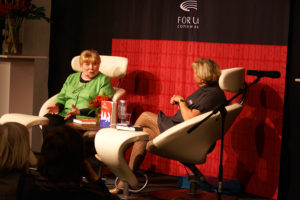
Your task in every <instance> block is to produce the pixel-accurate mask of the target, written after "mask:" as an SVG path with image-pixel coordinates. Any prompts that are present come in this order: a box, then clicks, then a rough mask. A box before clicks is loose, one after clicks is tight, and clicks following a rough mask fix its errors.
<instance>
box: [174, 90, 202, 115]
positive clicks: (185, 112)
mask: <svg viewBox="0 0 300 200" xmlns="http://www.w3.org/2000/svg"><path fill="white" fill-rule="evenodd" d="M180 100H183V101H180ZM170 103H171V104H172V105H173V104H178V105H179V109H180V111H181V116H182V119H183V120H184V121H186V120H188V119H191V118H193V117H195V116H197V115H200V114H201V113H200V111H199V110H197V109H190V108H189V107H188V106H187V105H186V102H185V101H184V98H183V97H182V96H180V95H173V96H172V98H171V100H170Z"/></svg>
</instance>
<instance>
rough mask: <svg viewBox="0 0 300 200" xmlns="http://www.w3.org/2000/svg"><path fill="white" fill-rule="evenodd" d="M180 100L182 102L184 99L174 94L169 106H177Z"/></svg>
mask: <svg viewBox="0 0 300 200" xmlns="http://www.w3.org/2000/svg"><path fill="white" fill-rule="evenodd" d="M180 99H183V100H184V98H183V97H182V96H180V95H175V94H174V95H173V96H172V97H171V100H170V104H172V105H174V104H178V103H179V101H180Z"/></svg>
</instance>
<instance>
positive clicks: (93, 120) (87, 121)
mask: <svg viewBox="0 0 300 200" xmlns="http://www.w3.org/2000/svg"><path fill="white" fill-rule="evenodd" d="M73 122H74V123H77V124H96V119H73Z"/></svg>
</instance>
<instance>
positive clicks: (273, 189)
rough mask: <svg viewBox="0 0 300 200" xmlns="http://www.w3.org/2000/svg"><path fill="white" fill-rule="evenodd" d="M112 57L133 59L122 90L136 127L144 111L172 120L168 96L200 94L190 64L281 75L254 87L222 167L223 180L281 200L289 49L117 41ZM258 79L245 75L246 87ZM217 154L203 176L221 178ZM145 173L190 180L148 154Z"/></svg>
mask: <svg viewBox="0 0 300 200" xmlns="http://www.w3.org/2000/svg"><path fill="white" fill-rule="evenodd" d="M112 55H115V56H124V57H127V58H128V59H129V65H128V72H127V75H126V77H125V78H123V80H122V82H121V85H120V87H121V88H124V89H126V91H127V95H126V97H125V99H126V100H127V101H128V110H129V111H130V112H132V120H133V122H134V121H135V120H136V119H137V117H138V116H139V115H140V114H141V113H142V112H143V111H152V112H155V113H157V111H158V110H162V111H163V112H165V113H166V114H167V115H173V114H174V113H175V112H176V109H177V108H176V106H172V105H170V103H169V100H170V97H171V96H172V95H173V94H180V95H183V96H184V97H187V96H188V95H190V94H191V93H192V92H194V91H195V90H196V89H197V85H196V84H195V82H194V80H193V70H192V68H191V63H192V62H193V61H194V60H196V59H197V58H199V57H208V58H211V59H213V60H215V61H216V62H218V63H219V65H220V67H221V68H222V69H226V68H232V67H245V69H246V70H249V69H251V70H277V71H280V72H281V77H280V78H279V79H269V78H263V79H261V81H260V82H259V83H258V84H256V85H254V86H253V87H251V89H250V92H249V96H248V98H247V100H246V102H245V106H244V108H243V111H242V113H241V114H240V116H239V117H238V119H237V120H236V122H235V123H234V125H233V126H232V127H231V129H230V130H229V131H228V132H227V133H226V135H225V141H224V142H225V143H224V162H223V163H224V178H225V179H231V180H239V181H240V182H241V184H242V185H243V186H244V188H245V190H246V192H249V193H252V194H257V195H261V196H265V197H269V198H277V188H278V178H279V164H280V144H281V131H282V118H283V99H284V98H283V97H284V85H285V71H286V55H287V46H279V45H255V44H229V43H205V42H184V41H167V40H137V39H136V40H135V39H113V40H112ZM254 79H255V77H251V76H246V82H248V83H250V82H252V80H254ZM226 95H227V96H228V95H229V94H226ZM219 153H220V144H219V143H218V144H217V146H216V148H215V149H214V151H213V152H212V153H210V154H209V155H208V157H207V161H206V163H205V164H204V165H199V168H200V170H201V171H202V172H203V173H204V174H205V175H207V176H215V177H216V176H217V175H218V167H219ZM142 168H143V169H148V168H152V169H155V171H156V172H159V173H164V174H170V175H176V176H185V175H186V170H185V168H184V167H183V165H182V164H180V163H179V162H177V161H173V160H168V159H164V158H161V157H158V156H155V155H151V154H150V153H148V154H147V156H146V159H145V162H144V163H143V165H142Z"/></svg>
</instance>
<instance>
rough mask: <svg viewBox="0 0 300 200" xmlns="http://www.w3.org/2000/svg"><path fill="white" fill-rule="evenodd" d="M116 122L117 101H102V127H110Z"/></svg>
mask: <svg viewBox="0 0 300 200" xmlns="http://www.w3.org/2000/svg"><path fill="white" fill-rule="evenodd" d="M112 124H116V103H115V102H113V101H101V120H100V127H102V128H109V127H110V125H112Z"/></svg>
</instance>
